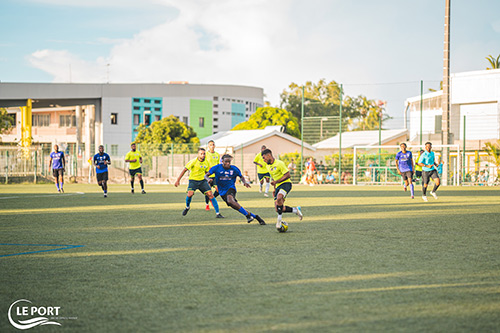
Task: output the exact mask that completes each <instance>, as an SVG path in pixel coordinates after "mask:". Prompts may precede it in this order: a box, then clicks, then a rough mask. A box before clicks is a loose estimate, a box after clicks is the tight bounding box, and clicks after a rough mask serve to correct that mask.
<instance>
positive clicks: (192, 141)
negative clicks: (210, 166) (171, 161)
mask: <svg viewBox="0 0 500 333" xmlns="http://www.w3.org/2000/svg"><path fill="white" fill-rule="evenodd" d="M137 131H138V133H137V137H136V138H135V142H136V143H140V144H141V151H142V152H143V153H145V152H146V151H148V153H149V154H152V155H155V154H161V153H168V152H169V151H170V148H171V146H172V143H173V144H176V145H175V147H174V148H175V151H176V152H183V151H184V150H192V149H191V148H190V147H193V146H194V145H197V144H199V143H200V139H198V137H197V136H196V132H195V131H194V130H193V128H192V127H191V126H188V125H186V124H184V123H183V122H180V121H179V119H177V117H175V116H169V117H166V118H163V119H162V120H158V121H155V122H153V123H152V124H151V125H150V126H149V127H147V126H145V125H144V124H141V125H140V126H139V127H138V128H137ZM181 144H184V145H181ZM180 147H183V148H180Z"/></svg>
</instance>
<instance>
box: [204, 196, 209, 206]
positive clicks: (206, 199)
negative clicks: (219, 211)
mask: <svg viewBox="0 0 500 333" xmlns="http://www.w3.org/2000/svg"><path fill="white" fill-rule="evenodd" d="M209 201H210V199H209V198H208V197H207V196H206V195H205V203H206V204H207V205H208V202H209Z"/></svg>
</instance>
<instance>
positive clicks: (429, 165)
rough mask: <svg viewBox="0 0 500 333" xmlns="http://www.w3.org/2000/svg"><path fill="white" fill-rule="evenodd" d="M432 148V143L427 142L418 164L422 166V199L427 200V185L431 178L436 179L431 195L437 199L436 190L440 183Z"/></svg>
mask: <svg viewBox="0 0 500 333" xmlns="http://www.w3.org/2000/svg"><path fill="white" fill-rule="evenodd" d="M431 150H432V143H430V142H426V143H425V151H424V152H423V153H422V155H421V156H420V158H419V159H418V164H419V165H420V166H421V167H422V194H423V195H422V199H423V200H424V201H427V195H426V192H427V185H429V181H430V180H431V178H432V179H433V180H434V189H433V190H432V191H431V195H432V196H433V197H434V199H437V198H438V197H437V195H436V191H437V189H438V187H439V184H440V179H439V175H438V172H437V166H438V164H437V163H436V156H435V155H434V152H433V151H431Z"/></svg>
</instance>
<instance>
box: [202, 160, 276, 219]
mask: <svg viewBox="0 0 500 333" xmlns="http://www.w3.org/2000/svg"><path fill="white" fill-rule="evenodd" d="M232 159H233V157H232V156H231V155H228V154H226V155H224V156H222V164H217V165H215V166H213V167H211V168H210V170H209V171H208V172H207V173H206V174H205V179H206V180H207V181H208V180H209V177H210V175H214V177H215V180H216V182H217V188H218V189H219V194H220V196H221V198H222V200H224V202H225V203H226V204H227V205H228V206H229V207H231V208H232V209H234V210H237V211H238V212H240V213H241V214H243V215H244V216H245V217H246V218H247V222H248V223H250V222H252V221H253V219H256V220H257V221H259V224H260V225H265V224H266V222H264V220H263V219H262V218H261V217H260V216H259V215H255V214H253V213H251V212H249V211H247V210H246V209H245V208H243V207H241V205H240V204H239V203H238V200H236V177H240V179H241V181H242V182H243V186H245V187H247V188H250V184H249V183H247V181H246V180H245V177H243V175H242V174H241V171H240V169H238V167H236V166H234V165H231V160H232Z"/></svg>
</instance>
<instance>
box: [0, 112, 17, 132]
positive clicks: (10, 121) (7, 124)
mask: <svg viewBox="0 0 500 333" xmlns="http://www.w3.org/2000/svg"><path fill="white" fill-rule="evenodd" d="M12 126H14V118H12V117H11V116H9V114H8V113H7V109H5V108H0V134H3V133H5V132H7V131H9V130H10V129H11V128H12Z"/></svg>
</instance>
